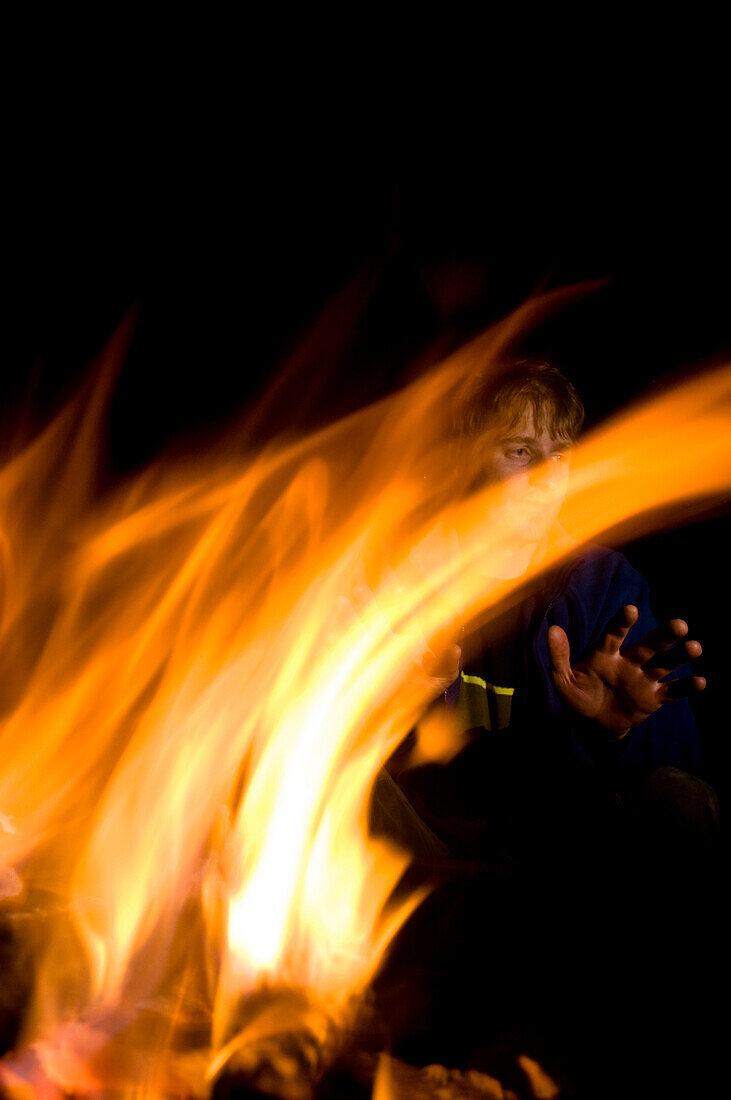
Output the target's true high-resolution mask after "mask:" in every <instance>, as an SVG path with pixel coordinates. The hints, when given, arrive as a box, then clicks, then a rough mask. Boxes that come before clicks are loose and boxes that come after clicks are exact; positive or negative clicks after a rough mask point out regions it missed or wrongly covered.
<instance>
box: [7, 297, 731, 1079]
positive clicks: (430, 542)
mask: <svg viewBox="0 0 731 1100" xmlns="http://www.w3.org/2000/svg"><path fill="white" fill-rule="evenodd" d="M542 308H544V306H543V304H540V305H536V304H532V305H531V306H530V307H527V308H526V310H524V311H522V313H521V314H519V315H518V317H517V318H514V319H512V320H511V323H510V324H509V325H505V326H502V327H501V328H499V329H498V330H496V331H494V332H490V333H488V334H487V335H486V336H484V337H482V338H481V339H480V340H479V341H477V342H476V343H475V344H473V345H471V346H470V347H468V348H467V349H465V350H464V351H463V352H461V353H460V354H458V355H456V356H454V357H452V358H451V359H450V360H448V361H447V362H446V363H444V364H443V365H442V366H441V367H440V368H439V369H438V370H436V371H433V372H432V373H431V374H429V375H428V376H427V377H425V378H423V379H421V380H420V381H418V382H417V383H416V384H414V385H413V386H411V387H410V388H409V389H408V390H406V391H405V392H403V393H401V394H399V395H397V396H396V397H394V398H391V399H389V400H387V401H385V402H382V403H380V404H379V405H378V406H376V407H373V408H370V409H367V410H365V411H363V412H361V413H359V414H357V415H355V416H352V417H350V418H348V419H347V420H346V421H344V422H342V423H339V424H336V425H334V426H332V427H330V428H328V429H326V430H324V431H322V432H320V433H318V434H315V435H313V436H312V437H310V438H307V439H303V440H299V441H296V442H294V443H289V444H281V445H277V446H274V445H273V446H272V447H271V448H270V449H267V450H265V451H264V452H263V453H261V454H259V455H256V456H250V457H248V458H246V459H235V458H233V457H232V456H231V455H230V454H226V453H220V454H217V455H211V456H209V457H208V458H207V459H206V460H205V461H201V462H200V463H198V464H197V465H196V467H195V468H186V467H184V466H182V465H179V466H177V467H174V468H173V467H171V466H165V465H163V464H160V465H158V466H156V467H154V468H152V469H150V470H149V471H148V472H147V473H146V474H145V475H144V476H142V477H140V478H138V479H137V480H136V481H135V482H134V484H132V485H131V486H129V487H128V488H127V489H126V490H125V492H123V493H119V494H118V495H117V496H116V497H115V498H114V499H112V500H109V501H106V502H104V503H103V504H101V505H95V506H93V507H92V505H91V499H92V496H91V493H90V490H89V480H90V476H91V472H92V470H93V468H94V447H93V444H94V439H95V437H96V435H97V432H98V425H99V418H100V416H101V410H102V407H103V399H102V394H101V390H100V391H99V393H98V394H97V395H96V396H95V397H94V398H93V399H92V400H91V401H89V402H88V403H87V405H86V407H85V408H83V409H82V408H80V407H75V408H72V409H70V410H68V411H67V412H66V413H65V414H64V415H63V416H62V417H60V418H59V420H58V421H57V422H56V423H55V424H54V425H52V426H51V427H50V428H49V429H48V430H47V431H46V433H45V434H44V435H43V436H42V437H41V438H40V439H39V440H38V441H37V442H36V443H35V444H34V445H33V446H32V447H30V448H29V449H28V450H27V451H26V452H25V453H24V454H22V455H20V456H19V457H18V458H16V459H15V460H14V461H13V462H11V463H10V464H9V465H8V466H7V467H6V468H5V469H4V470H3V471H2V472H0V521H1V524H2V531H3V536H2V557H3V567H4V573H5V577H4V580H5V605H4V618H3V622H2V639H3V647H4V651H3V661H2V668H1V669H0V689H1V690H2V692H3V697H2V702H3V715H4V717H3V725H2V734H1V737H2V756H3V770H2V776H0V809H1V810H2V816H1V817H0V823H1V824H2V830H1V831H0V844H1V848H0V899H1V900H3V902H4V905H5V911H6V918H7V920H8V921H9V923H10V927H11V928H12V931H13V935H14V936H15V937H16V938H17V943H18V954H19V957H22V958H23V959H26V958H28V959H30V963H28V964H27V965H28V966H31V964H32V972H33V989H32V996H31V997H30V999H29V1002H28V1006H27V1011H26V1012H25V1015H24V1018H23V1024H22V1034H21V1036H20V1037H19V1041H18V1043H17V1047H16V1053H15V1054H12V1055H8V1056H7V1057H6V1059H5V1060H4V1062H3V1063H2V1064H0V1081H1V1082H2V1084H3V1087H4V1089H5V1091H6V1092H8V1093H9V1094H10V1095H18V1096H21V1095H22V1096H37V1097H41V1096H43V1097H45V1096H60V1095H61V1094H62V1093H64V1092H66V1093H68V1092H75V1093H77V1094H80V1095H92V1096H101V1095H108V1094H109V1092H110V1091H112V1090H113V1091H114V1092H115V1095H116V1094H117V1093H119V1095H121V1096H130V1097H132V1096H134V1097H141V1096H145V1097H150V1098H152V1097H156V1096H167V1095H171V1094H173V1095H187V1096H204V1095H207V1094H208V1093H209V1092H210V1089H211V1082H212V1081H213V1080H214V1078H215V1077H216V1074H217V1073H219V1072H220V1070H221V1068H222V1067H223V1066H226V1065H228V1064H229V1063H230V1064H231V1065H232V1066H238V1067H239V1068H240V1067H242V1066H244V1067H246V1066H248V1067H249V1069H250V1070H251V1072H252V1073H253V1074H255V1072H256V1067H257V1065H258V1066H259V1067H261V1066H262V1065H264V1064H267V1065H269V1071H267V1072H271V1073H272V1074H274V1075H275V1076H277V1075H278V1076H279V1078H280V1079H284V1078H286V1077H287V1075H288V1074H289V1075H290V1076H291V1077H292V1078H295V1077H297V1076H298V1075H299V1076H304V1078H306V1079H308V1082H309V1083H311V1082H312V1081H314V1080H316V1079H317V1076H318V1075H319V1074H320V1073H321V1072H322V1071H323V1068H325V1067H326V1065H327V1062H328V1060H330V1059H332V1058H333V1057H335V1054H336V1052H337V1049H338V1044H339V1043H340V1042H341V1041H342V1037H343V1035H344V1034H345V1033H346V1031H347V1027H348V1026H349V1024H350V1023H351V1022H352V1020H353V1018H354V1015H355V1013H356V1012H357V1010H358V1006H359V1000H360V997H361V996H362V994H363V991H364V990H365V988H366V987H367V985H368V983H369V982H370V980H371V978H372V977H373V974H374V972H375V970H376V968H377V967H378V965H379V962H380V960H381V958H382V955H383V952H384V950H385V948H386V946H387V945H388V943H389V942H390V940H391V939H392V937H393V935H394V934H395V932H396V931H397V929H398V928H399V927H400V925H401V924H402V923H403V921H404V920H405V919H406V918H407V916H408V915H409V913H410V912H411V911H412V909H413V907H414V906H415V905H416V904H418V901H419V897H418V896H417V897H412V898H410V899H408V900H407V901H405V902H400V903H399V904H398V905H390V906H389V898H390V897H391V894H392V892H393V888H394V886H395V885H396V883H397V882H398V880H399V878H400V877H401V875H402V873H403V871H404V869H405V867H406V866H407V864H408V861H409V855H408V853H405V852H402V851H399V850H397V849H396V848H395V847H394V846H393V845H392V844H390V843H387V842H386V841H385V840H383V839H375V838H373V837H369V835H368V827H367V821H368V799H369V794H370V791H371V788H372V785H373V783H374V780H375V777H376V775H377V773H378V770H379V768H380V767H381V765H382V764H383V762H384V761H385V760H386V759H387V758H388V756H389V755H390V754H391V752H392V751H393V749H394V748H395V747H396V746H397V745H398V744H399V743H400V741H401V740H402V739H403V737H404V736H405V735H406V734H407V732H408V731H409V730H410V729H411V728H412V727H413V726H414V725H415V724H416V723H417V721H418V719H419V717H420V716H421V715H422V714H423V713H424V710H425V707H426V706H427V704H428V703H429V701H430V700H431V698H432V697H433V696H434V694H435V690H438V687H439V683H438V678H437V677H435V676H429V675H428V674H427V673H426V672H425V671H424V666H423V664H422V661H423V658H424V656H425V654H426V653H427V640H433V639H435V638H436V637H438V636H439V635H442V636H443V637H449V636H450V633H451V631H452V630H453V628H454V624H455V620H456V619H457V618H458V617H459V616H465V617H472V616H474V615H477V614H478V613H479V614H483V615H486V614H488V613H489V612H490V609H491V608H494V607H496V606H497V605H498V603H499V601H501V600H503V599H504V598H505V597H507V596H509V595H510V593H511V591H512V590H513V589H514V588H515V586H516V585H517V583H518V581H517V580H506V581H504V582H501V583H500V585H499V586H497V587H496V586H495V584H494V582H487V581H486V580H485V576H486V574H488V573H489V572H492V574H493V575H500V573H499V570H498V569H493V570H492V571H490V570H489V569H486V568H485V562H486V560H487V561H492V562H498V561H501V560H502V559H503V557H504V556H505V554H506V553H508V554H509V552H510V535H509V529H510V528H509V523H507V522H504V521H505V518H506V517H505V514H504V511H503V510H502V509H503V504H502V501H501V498H500V496H499V495H497V494H496V491H495V490H493V489H486V490H482V491H480V492H477V493H472V494H470V495H469V496H465V494H464V485H465V484H467V483H469V481H470V478H469V477H468V476H466V475H465V470H464V468H461V469H457V468H456V463H455V462H454V461H453V453H452V447H453V444H452V442H451V440H450V431H449V424H450V415H451V410H453V409H454V406H455V403H457V402H458V401H459V400H461V398H460V394H461V393H462V392H463V390H464V391H465V392H466V390H465V387H464V383H465V381H466V380H467V379H468V378H469V376H470V372H471V371H472V370H473V369H474V367H475V365H476V364H478V363H479V364H483V363H484V362H486V361H489V360H490V357H491V356H492V355H497V354H499V352H500V350H501V347H502V343H503V342H504V341H505V340H507V339H508V338H509V337H510V335H511V333H512V332H513V331H514V329H515V327H516V326H518V327H520V326H521V325H524V324H525V323H526V322H527V320H528V319H529V317H528V315H529V314H530V313H531V312H532V311H534V310H538V309H542ZM730 399H731V371H730V370H729V369H728V368H724V369H722V370H717V371H716V372H714V373H711V374H708V375H706V376H704V377H702V378H697V379H695V380H693V381H691V382H689V383H687V384H686V385H684V386H683V387H681V388H679V389H677V390H676V391H674V392H672V393H668V394H667V395H665V396H664V397H662V398H660V399H658V400H657V401H655V402H654V403H653V404H652V405H648V406H646V407H643V408H639V409H637V410H635V411H634V412H632V413H630V414H629V415H627V416H624V417H622V418H620V419H618V420H616V421H615V422H613V423H611V424H609V425H608V426H606V427H604V428H603V429H602V430H601V431H599V432H597V433H595V434H594V435H593V436H592V437H591V438H590V439H588V440H587V442H586V443H585V444H583V445H582V446H581V447H580V448H579V450H578V451H577V453H576V455H575V457H574V458H573V459H572V471H573V472H572V484H571V488H570V490H569V496H568V498H567V501H566V504H565V506H564V510H563V513H562V516H563V521H564V523H565V526H566V528H567V530H568V531H569V532H570V534H571V536H572V537H573V539H576V540H579V541H585V540H587V539H590V538H594V537H596V536H597V535H599V534H600V533H601V532H602V531H605V530H607V529H608V528H610V527H615V526H616V525H618V524H623V525H625V529H628V525H630V524H631V525H633V526H632V531H633V532H636V531H639V530H641V529H642V528H643V524H645V523H646V522H647V521H646V518H644V517H646V516H647V514H648V513H649V512H650V510H652V509H655V508H658V507H660V506H668V505H676V504H679V503H682V502H685V501H687V500H690V499H693V498H697V497H705V496H710V495H713V494H720V493H725V492H727V491H728V488H729V484H730V483H731V432H730V431H729V427H730V426H731V425H730ZM567 548H568V544H567V543H565V542H562V543H561V545H555V546H552V547H549V550H548V555H547V558H546V559H545V561H544V564H546V565H547V564H550V563H551V562H553V561H556V560H558V558H559V557H560V556H562V555H563V554H565V553H566V551H567ZM520 579H521V580H522V579H523V578H520ZM435 644H436V643H435ZM424 734H425V735H424V737H423V739H422V742H421V751H422V753H424V754H426V755H433V754H435V753H439V754H445V755H446V754H447V753H449V752H452V751H454V750H455V748H456V747H458V746H456V745H455V743H454V739H453V737H452V736H451V735H450V732H449V730H445V729H443V728H440V727H438V726H437V727H435V725H434V723H433V722H432V723H431V724H427V725H426V726H425V727H424ZM21 985H22V983H21ZM22 993H23V990H22V988H20V987H19V991H18V998H19V1003H20V1000H21V999H22V996H21V995H22ZM293 1036H299V1039H298V1040H297V1041H294V1040H292V1037H293ZM287 1037H289V1038H287ZM290 1042H293V1043H294V1046H292V1048H291V1050H290V1047H289V1046H288V1043H290ZM288 1051H289V1053H287V1052H288ZM277 1059H279V1064H277ZM288 1059H289V1060H288ZM247 1072H248V1070H247ZM384 1072H385V1071H384ZM307 1087H308V1086H307ZM385 1087H386V1086H385V1084H384V1085H379V1089H381V1088H385ZM305 1094H306V1093H302V1095H305ZM287 1095H298V1093H296V1091H294V1086H293V1091H292V1092H291V1093H288V1094H287ZM379 1095H385V1093H381V1092H379Z"/></svg>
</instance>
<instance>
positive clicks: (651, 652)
mask: <svg viewBox="0 0 731 1100" xmlns="http://www.w3.org/2000/svg"><path fill="white" fill-rule="evenodd" d="M638 615H639V612H638V610H637V608H636V607H634V606H633V605H632V604H627V605H626V606H625V607H622V608H621V609H620V610H619V611H618V612H617V614H616V615H615V616H614V618H613V619H612V620H611V622H610V623H609V626H608V627H607V630H606V632H605V633H604V635H603V636H602V638H601V640H600V641H599V642H598V644H597V645H596V646H595V647H594V648H593V649H592V650H591V651H590V652H589V653H588V654H587V656H586V657H584V658H583V659H582V660H581V661H578V662H577V663H576V664H574V665H572V663H571V652H570V647H569V640H568V638H567V636H566V632H565V631H564V630H562V629H561V627H560V626H552V627H551V628H550V629H549V631H548V649H549V653H550V656H551V662H552V675H553V682H554V684H555V686H556V690H557V691H558V693H559V695H560V696H561V698H562V699H563V700H564V701H565V702H566V703H568V705H569V706H570V707H571V708H572V709H573V710H575V711H576V713H577V714H580V715H581V716H582V717H583V718H589V719H592V720H593V721H595V722H597V723H598V724H599V725H600V726H602V727H603V728H604V729H605V730H607V731H608V732H609V733H610V734H612V736H613V737H615V738H617V739H618V738H620V737H623V736H624V735H625V734H626V733H628V732H629V731H630V730H631V729H632V728H633V727H634V726H637V725H639V723H640V722H642V721H644V719H645V718H647V717H648V716H649V715H650V714H654V712H655V711H656V710H659V708H660V707H661V706H663V704H664V703H667V702H669V701H670V700H671V699H678V698H680V697H681V696H683V695H687V694H689V692H691V691H702V690H703V688H704V687H705V686H706V681H705V679H704V678H703V677H702V676H691V677H684V678H682V679H678V680H672V681H670V682H668V683H660V680H662V679H663V677H665V676H667V675H668V673H669V672H672V671H673V670H674V669H676V668H678V667H679V666H680V665H682V664H685V662H686V661H687V660H689V659H693V658H694V657H699V656H700V654H701V653H702V649H701V645H700V643H699V642H697V641H681V639H683V638H684V637H685V635H686V634H687V633H688V624H687V623H685V622H684V621H683V620H682V619H671V620H670V621H669V622H668V623H667V624H666V625H665V626H661V627H657V628H656V629H655V630H652V631H650V633H649V634H646V635H645V636H644V637H643V638H641V639H640V640H639V641H638V642H636V643H635V644H634V645H632V646H629V647H628V648H627V649H626V650H625V651H624V652H622V651H621V647H622V643H623V642H624V640H625V638H626V637H627V633H628V632H629V630H630V627H631V626H632V625H633V623H635V622H636V621H637V618H638Z"/></svg>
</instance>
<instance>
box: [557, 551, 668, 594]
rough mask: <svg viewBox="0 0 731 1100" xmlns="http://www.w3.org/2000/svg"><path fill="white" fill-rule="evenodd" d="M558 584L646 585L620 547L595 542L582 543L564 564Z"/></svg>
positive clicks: (598, 586)
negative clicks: (613, 548) (600, 544)
mask: <svg viewBox="0 0 731 1100" xmlns="http://www.w3.org/2000/svg"><path fill="white" fill-rule="evenodd" d="M560 583H561V584H562V586H563V587H564V588H565V589H566V590H568V589H572V588H573V589H585V588H587V587H594V588H596V589H597V590H601V589H608V588H610V587H612V588H616V587H626V588H628V589H632V588H635V589H639V588H642V587H644V586H646V584H647V582H646V581H645V578H644V577H643V576H642V574H641V573H639V572H638V571H637V570H636V569H635V568H634V566H633V565H631V564H630V563H629V561H628V560H627V558H626V557H625V556H624V554H622V553H621V552H620V551H619V550H612V549H611V548H610V547H608V546H598V545H594V544H590V545H588V546H585V547H584V548H583V549H582V550H581V552H580V553H578V554H576V555H575V556H574V557H573V558H571V559H570V560H569V561H568V562H567V563H566V566H565V568H564V569H563V570H562V575H561V582H560Z"/></svg>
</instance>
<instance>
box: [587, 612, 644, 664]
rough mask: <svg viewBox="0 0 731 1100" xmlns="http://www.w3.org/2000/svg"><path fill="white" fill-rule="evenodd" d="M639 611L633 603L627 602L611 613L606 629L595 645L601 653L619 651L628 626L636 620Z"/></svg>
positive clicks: (628, 628)
mask: <svg viewBox="0 0 731 1100" xmlns="http://www.w3.org/2000/svg"><path fill="white" fill-rule="evenodd" d="M639 615H640V613H639V611H638V610H637V608H636V607H635V606H634V604H631V603H628V604H625V606H624V607H620V609H619V611H618V612H617V613H616V615H613V616H612V618H611V619H610V620H609V623H608V624H607V629H606V630H605V631H604V634H603V635H602V639H601V641H600V642H599V645H598V646H597V649H598V650H599V651H600V652H601V653H612V654H613V653H619V650H620V648H621V646H622V642H623V641H624V639H625V638H626V637H627V634H628V633H629V631H630V628H631V627H632V626H633V625H634V624H635V623H636V622H637V620H638V618H639Z"/></svg>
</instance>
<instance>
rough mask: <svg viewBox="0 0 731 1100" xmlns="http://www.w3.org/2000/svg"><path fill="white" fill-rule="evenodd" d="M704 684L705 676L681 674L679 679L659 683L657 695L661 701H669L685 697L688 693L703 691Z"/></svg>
mask: <svg viewBox="0 0 731 1100" xmlns="http://www.w3.org/2000/svg"><path fill="white" fill-rule="evenodd" d="M705 686H706V678H705V676H683V678H682V679H681V680H671V681H670V683H669V684H661V685H660V690H659V693H658V697H659V699H660V701H661V702H662V703H669V702H672V700H673V699H685V698H686V697H687V696H688V695H694V694H695V693H696V692H697V691H703V690H704V689H705Z"/></svg>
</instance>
